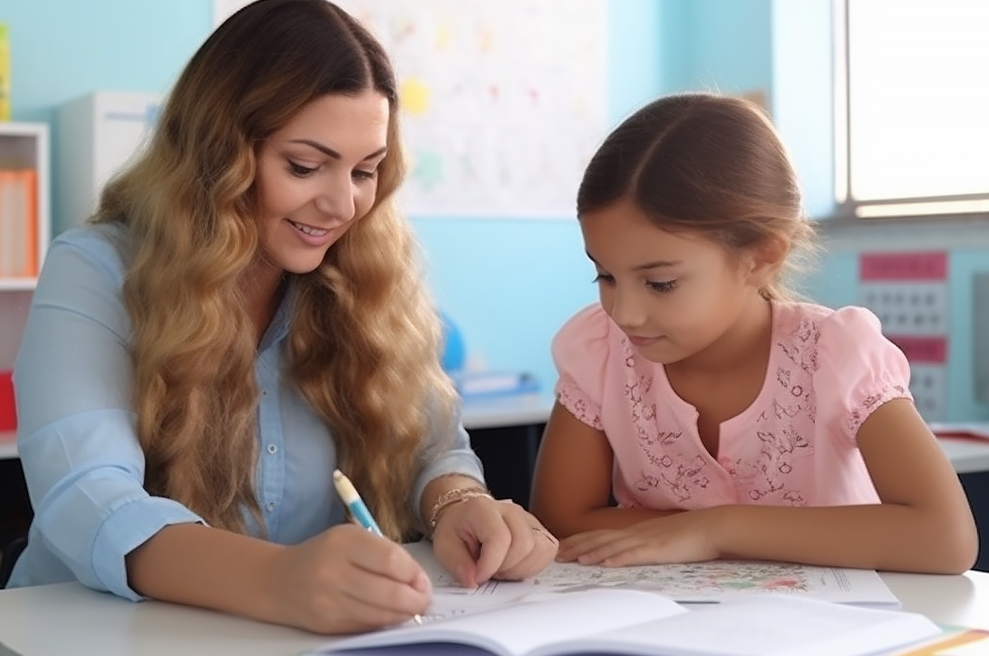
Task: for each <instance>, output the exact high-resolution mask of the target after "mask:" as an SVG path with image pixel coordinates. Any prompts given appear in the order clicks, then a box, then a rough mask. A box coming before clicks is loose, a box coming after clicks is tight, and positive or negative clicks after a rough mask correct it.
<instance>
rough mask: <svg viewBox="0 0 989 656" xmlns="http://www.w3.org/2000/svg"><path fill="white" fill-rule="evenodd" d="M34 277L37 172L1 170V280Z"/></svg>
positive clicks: (36, 260) (36, 266) (36, 240)
mask: <svg viewBox="0 0 989 656" xmlns="http://www.w3.org/2000/svg"><path fill="white" fill-rule="evenodd" d="M37 275H38V174H37V171H35V170H34V169H32V168H23V169H0V278H32V277H34V276H37Z"/></svg>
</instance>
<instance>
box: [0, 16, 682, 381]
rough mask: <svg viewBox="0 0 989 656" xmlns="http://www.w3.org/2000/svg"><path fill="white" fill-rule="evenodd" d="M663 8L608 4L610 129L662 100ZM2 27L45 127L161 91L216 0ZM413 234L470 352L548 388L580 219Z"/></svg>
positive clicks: (579, 282) (573, 277) (463, 223)
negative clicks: (113, 95) (97, 95)
mask: <svg viewBox="0 0 989 656" xmlns="http://www.w3.org/2000/svg"><path fill="white" fill-rule="evenodd" d="M663 9H664V3H663V0H621V1H620V2H616V1H614V0H612V2H610V4H609V11H608V26H607V30H608V36H609V44H610V53H609V67H610V71H609V72H610V75H609V89H608V93H609V113H610V116H611V117H612V119H613V122H617V121H618V120H620V119H621V118H622V117H624V116H625V115H627V114H628V113H630V112H631V111H632V110H634V109H635V108H636V107H638V106H639V105H641V104H642V103H644V102H645V101H646V100H648V99H650V98H652V97H653V96H655V95H656V94H657V93H658V92H659V90H660V80H661V78H662V76H663V71H662V70H661V60H662V55H661V53H660V47H661V40H660V39H658V38H657V34H658V32H659V29H660V24H661V22H662V12H663ZM0 20H2V21H5V22H7V23H8V24H9V26H10V29H11V32H12V35H13V36H12V42H11V49H12V57H13V71H12V95H13V115H14V119H15V120H23V121H48V122H50V121H52V119H53V117H54V110H55V108H56V107H57V106H58V105H60V104H61V103H63V102H65V101H67V100H71V99H73V98H76V97H78V96H80V95H83V94H86V93H89V92H91V91H94V90H97V89H105V90H126V91H142V92H151V93H161V92H165V91H167V90H168V88H169V87H170V86H171V84H172V82H173V81H174V79H175V78H176V77H177V75H178V73H179V72H180V70H181V68H182V66H183V65H184V64H185V62H186V60H188V58H189V57H190V56H191V55H192V53H193V52H194V51H195V49H196V48H197V47H198V45H199V44H200V43H201V42H202V41H203V40H204V39H205V38H206V36H207V35H208V33H209V30H210V28H211V24H212V1H211V0H167V1H165V2H147V1H143V0H142V1H134V0H91V1H90V2H78V1H77V0H0ZM53 128H54V126H53ZM52 137H53V151H54V152H53V155H54V156H56V157H57V154H58V144H59V140H58V134H57V133H55V132H54V131H53V134H52ZM58 182H59V181H58V180H57V179H54V180H53V188H57V186H58ZM575 192H576V190H575ZM415 226H416V229H417V231H418V233H419V235H420V238H421V241H422V243H423V246H424V250H425V253H426V257H427V262H428V266H429V272H430V281H431V283H432V286H433V289H434V293H435V296H436V298H437V300H438V301H439V303H440V305H441V306H442V307H443V308H444V309H445V310H446V311H447V313H448V314H450V315H451V316H452V317H453V319H454V320H455V321H456V323H457V324H458V325H459V326H460V327H461V329H462V332H463V334H464V337H465V340H466V342H467V350H468V352H472V353H474V354H476V355H479V356H480V358H481V359H482V360H483V361H484V362H486V363H487V366H488V367H489V368H491V369H498V370H528V371H532V372H534V373H535V374H536V375H537V376H538V378H539V379H540V380H541V381H542V384H543V387H544V389H549V388H550V387H551V386H552V384H553V382H554V380H555V372H554V370H553V366H552V362H551V359H550V356H549V342H550V339H551V338H552V335H553V333H554V332H555V331H556V330H557V328H559V326H560V324H561V323H562V322H563V321H564V320H565V319H566V318H567V317H568V316H569V315H570V314H572V313H573V312H574V311H576V310H577V309H578V308H580V307H581V306H583V305H585V304H587V303H590V302H591V301H593V300H594V298H595V288H594V287H593V286H592V285H591V283H590V280H591V278H592V276H593V272H592V270H591V268H590V266H589V265H588V264H587V263H586V258H585V257H584V256H583V245H582V242H581V240H580V233H579V230H578V227H577V224H576V220H575V219H569V218H561V219H559V220H533V221H528V220H527V221H520V220H508V219H503V220H499V219H485V220H477V221H468V220H456V219H431V218H421V219H418V220H416V221H415Z"/></svg>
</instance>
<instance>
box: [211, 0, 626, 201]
mask: <svg viewBox="0 0 989 656" xmlns="http://www.w3.org/2000/svg"><path fill="white" fill-rule="evenodd" d="M244 4H246V0H214V22H215V23H217V24H218V23H220V22H222V20H223V19H224V18H225V17H227V16H229V15H230V14H231V13H233V11H235V10H236V9H237V8H239V7H240V6H242V5H244ZM337 4H339V5H340V7H342V8H343V9H345V10H347V11H348V12H350V13H352V14H353V15H354V16H356V17H357V18H358V19H359V20H360V21H361V22H362V23H364V24H365V25H366V26H367V27H368V28H369V29H370V30H371V31H372V32H374V33H375V35H376V36H377V37H378V38H379V39H380V40H381V41H382V43H383V45H384V46H385V48H386V49H387V50H388V52H389V55H390V56H391V58H392V61H394V62H395V64H396V69H397V72H398V76H399V83H400V89H401V104H402V108H403V112H404V117H403V122H402V127H403V130H404V135H403V139H404V141H405V145H406V149H407V152H408V156H409V160H410V161H409V177H408V178H407V181H406V184H405V186H404V188H403V191H402V193H403V194H404V198H403V202H404V207H405V209H406V211H407V212H408V213H409V214H410V215H412V216H430V217H438V216H443V217H517V218H537V217H538V218H548V217H551V218H569V217H572V216H573V214H574V197H575V195H576V191H577V184H578V181H579V180H580V174H581V172H582V171H583V169H584V167H585V165H586V164H587V161H588V159H589V157H590V155H591V153H592V152H593V150H594V148H595V146H597V144H598V142H599V141H600V140H601V139H602V138H603V137H604V134H605V131H606V130H607V127H608V124H607V120H608V117H607V98H608V93H607V78H606V75H607V72H606V69H607V39H606V30H605V25H606V24H607V13H606V6H605V2H604V0H568V1H567V2H565V3H558V2H546V1H545V0H502V1H501V2H497V3H495V2H485V3H477V2H463V0H419V1H418V2H414V3H413V2H408V3H400V2H394V0H339V2H338V3H337Z"/></svg>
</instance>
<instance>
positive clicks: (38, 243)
mask: <svg viewBox="0 0 989 656" xmlns="http://www.w3.org/2000/svg"><path fill="white" fill-rule="evenodd" d="M25 170H31V171H33V172H34V173H33V174H32V177H33V181H32V186H33V189H30V188H25V187H23V186H21V187H18V189H19V190H20V193H23V194H25V197H23V198H18V199H17V200H16V201H10V204H8V202H7V200H5V196H6V193H7V192H6V191H4V190H3V189H2V188H3V187H4V185H3V179H4V177H5V176H8V175H9V176H16V175H17V174H18V173H19V172H21V171H25ZM50 170H51V169H50V165H49V160H48V125H47V124H46V123H0V203H2V204H0V211H6V210H8V209H10V210H20V211H22V212H27V213H28V214H32V215H33V216H34V220H33V221H29V223H33V226H29V225H20V224H22V223H24V222H23V221H22V220H18V221H15V220H14V218H7V219H4V218H3V217H2V216H0V239H2V240H3V242H4V243H3V244H2V245H0V258H4V257H6V258H7V260H6V262H7V263H6V264H4V263H3V261H0V267H2V268H0V272H2V273H0V292H11V291H13V292H23V291H30V290H32V289H34V284H35V281H36V279H37V271H39V270H40V268H41V263H42V261H43V260H44V257H45V251H46V250H47V249H48V242H49V241H50V239H51V234H50V231H51V218H50V216H49V209H48V197H49V192H48V189H49V174H50ZM11 180H13V181H14V182H16V183H18V184H20V183H21V182H22V181H21V180H19V179H16V178H11ZM13 203H16V206H15V205H14V204H13ZM24 203H28V204H29V205H30V206H31V207H33V208H34V211H33V212H31V211H30V210H24V209H23V207H24ZM8 216H11V215H8ZM25 216H26V215H25ZM15 228H19V230H15ZM28 229H29V230H30V232H26V230H28ZM5 230H11V232H9V233H8V232H5ZM11 235H16V237H11ZM15 241H20V242H21V243H23V244H25V246H26V248H29V249H30V248H33V251H31V252H21V253H17V254H16V255H17V256H18V257H19V258H23V261H24V262H31V263H33V264H30V265H25V264H23V263H21V262H22V260H21V259H18V263H17V265H16V266H15V264H14V263H13V262H11V260H12V256H14V255H15V252H16V251H18V250H20V251H24V248H23V247H22V248H20V249H18V246H17V244H16V243H12V242H15ZM29 241H30V242H31V243H32V244H33V246H27V244H28V242H29ZM11 267H14V268H15V269H21V270H22V271H21V272H20V273H13V272H11ZM0 334H4V333H0ZM2 366H3V363H2V362H0V368H2Z"/></svg>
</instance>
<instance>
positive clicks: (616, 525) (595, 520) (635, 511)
mask: <svg viewBox="0 0 989 656" xmlns="http://www.w3.org/2000/svg"><path fill="white" fill-rule="evenodd" d="M681 512H684V511H683V510H653V509H651V508H615V507H603V508H595V509H593V510H588V511H586V512H583V513H581V514H579V515H576V516H574V517H571V518H569V519H568V520H567V521H563V522H561V521H557V522H555V523H554V524H553V527H554V529H555V531H556V535H557V536H559V537H561V538H564V537H568V536H571V535H575V534H577V533H583V532H584V531H593V530H596V529H608V528H610V529H621V528H628V527H630V526H634V525H636V524H639V523H641V522H644V521H647V520H650V519H659V518H661V517H669V516H670V515H676V514H677V513H681Z"/></svg>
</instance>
